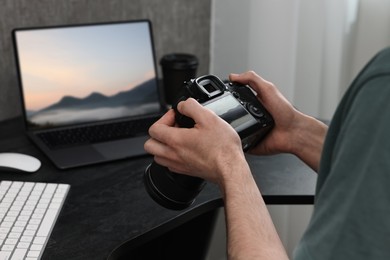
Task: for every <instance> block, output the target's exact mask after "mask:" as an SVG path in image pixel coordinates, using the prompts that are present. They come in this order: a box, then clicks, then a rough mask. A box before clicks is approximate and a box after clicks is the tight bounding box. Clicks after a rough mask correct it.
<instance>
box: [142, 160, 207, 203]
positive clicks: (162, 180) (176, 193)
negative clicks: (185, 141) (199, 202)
mask: <svg viewBox="0 0 390 260" xmlns="http://www.w3.org/2000/svg"><path fill="white" fill-rule="evenodd" d="M144 183H145V188H146V190H147V192H148V193H149V195H150V196H151V197H152V198H153V199H154V201H156V202H157V203H158V204H160V205H161V206H163V207H165V208H169V209H174V210H182V209H185V208H187V207H189V206H190V205H191V204H192V203H193V202H194V200H195V198H196V196H197V195H198V194H199V192H200V191H201V190H202V189H203V187H204V185H205V181H204V180H203V179H200V178H196V177H191V176H186V175H182V174H177V173H174V172H171V171H170V170H169V169H168V168H166V167H164V166H161V165H159V164H157V163H156V162H152V163H151V164H150V165H149V166H148V167H147V168H146V170H145V174H144Z"/></svg>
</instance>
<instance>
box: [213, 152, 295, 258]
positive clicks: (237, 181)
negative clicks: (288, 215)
mask: <svg viewBox="0 0 390 260" xmlns="http://www.w3.org/2000/svg"><path fill="white" fill-rule="evenodd" d="M223 171H224V174H223V175H224V179H223V180H222V182H221V183H220V187H221V190H222V192H223V197H224V201H225V215H226V223H227V233H228V236H227V244H228V256H229V259H267V260H272V259H278V260H281V259H288V257H287V255H286V252H285V249H284V248H283V245H282V243H281V241H280V239H279V236H278V234H277V232H276V230H275V227H274V224H273V222H272V220H271V217H270V215H269V213H268V210H267V208H266V206H265V203H264V200H263V198H262V196H261V194H260V191H259V189H258V187H257V185H256V183H255V181H254V179H253V177H252V174H251V172H250V169H249V166H248V164H247V163H246V161H245V160H242V161H239V162H238V163H237V164H234V165H227V166H226V167H225V168H224V169H223Z"/></svg>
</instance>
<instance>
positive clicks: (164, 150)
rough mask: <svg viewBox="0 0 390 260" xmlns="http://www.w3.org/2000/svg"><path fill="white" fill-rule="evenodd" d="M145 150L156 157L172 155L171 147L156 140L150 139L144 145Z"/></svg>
mask: <svg viewBox="0 0 390 260" xmlns="http://www.w3.org/2000/svg"><path fill="white" fill-rule="evenodd" d="M144 149H145V151H146V152H148V153H150V154H153V155H155V156H162V155H166V156H168V155H169V154H171V149H170V148H169V146H167V145H165V144H163V143H161V142H159V141H157V140H156V139H153V138H150V139H148V140H147V141H146V142H145V143H144Z"/></svg>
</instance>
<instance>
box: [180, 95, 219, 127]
mask: <svg viewBox="0 0 390 260" xmlns="http://www.w3.org/2000/svg"><path fill="white" fill-rule="evenodd" d="M177 109H178V110H179V112H180V113H181V114H183V115H185V116H187V117H190V118H192V119H193V120H194V121H195V123H197V124H204V123H207V122H209V118H210V116H212V115H213V114H214V113H213V112H212V111H211V110H209V109H207V108H205V107H204V106H202V105H201V104H199V103H198V102H197V101H196V100H195V99H193V98H189V99H187V100H185V101H182V102H180V103H179V104H178V106H177Z"/></svg>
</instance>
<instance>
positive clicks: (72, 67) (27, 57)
mask: <svg viewBox="0 0 390 260" xmlns="http://www.w3.org/2000/svg"><path fill="white" fill-rule="evenodd" d="M145 27H148V24H147V23H129V24H126V23H124V24H107V25H99V26H83V27H69V28H54V29H40V30H26V31H19V32H17V34H16V37H17V39H18V55H19V60H20V67H21V78H22V84H23V92H24V96H25V99H26V100H25V106H26V109H27V110H32V111H36V110H40V109H42V108H45V107H47V106H49V105H51V104H53V103H56V102H58V101H59V100H60V99H61V98H62V97H63V96H73V97H78V98H84V97H86V96H88V95H90V94H91V93H92V92H99V93H101V94H104V95H107V96H110V95H114V94H116V93H118V92H120V91H126V90H130V89H131V88H132V87H134V86H136V85H138V84H140V83H142V82H144V81H146V80H148V79H151V78H153V77H155V70H154V59H153V52H152V46H151V40H150V34H149V31H148V28H145Z"/></svg>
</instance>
